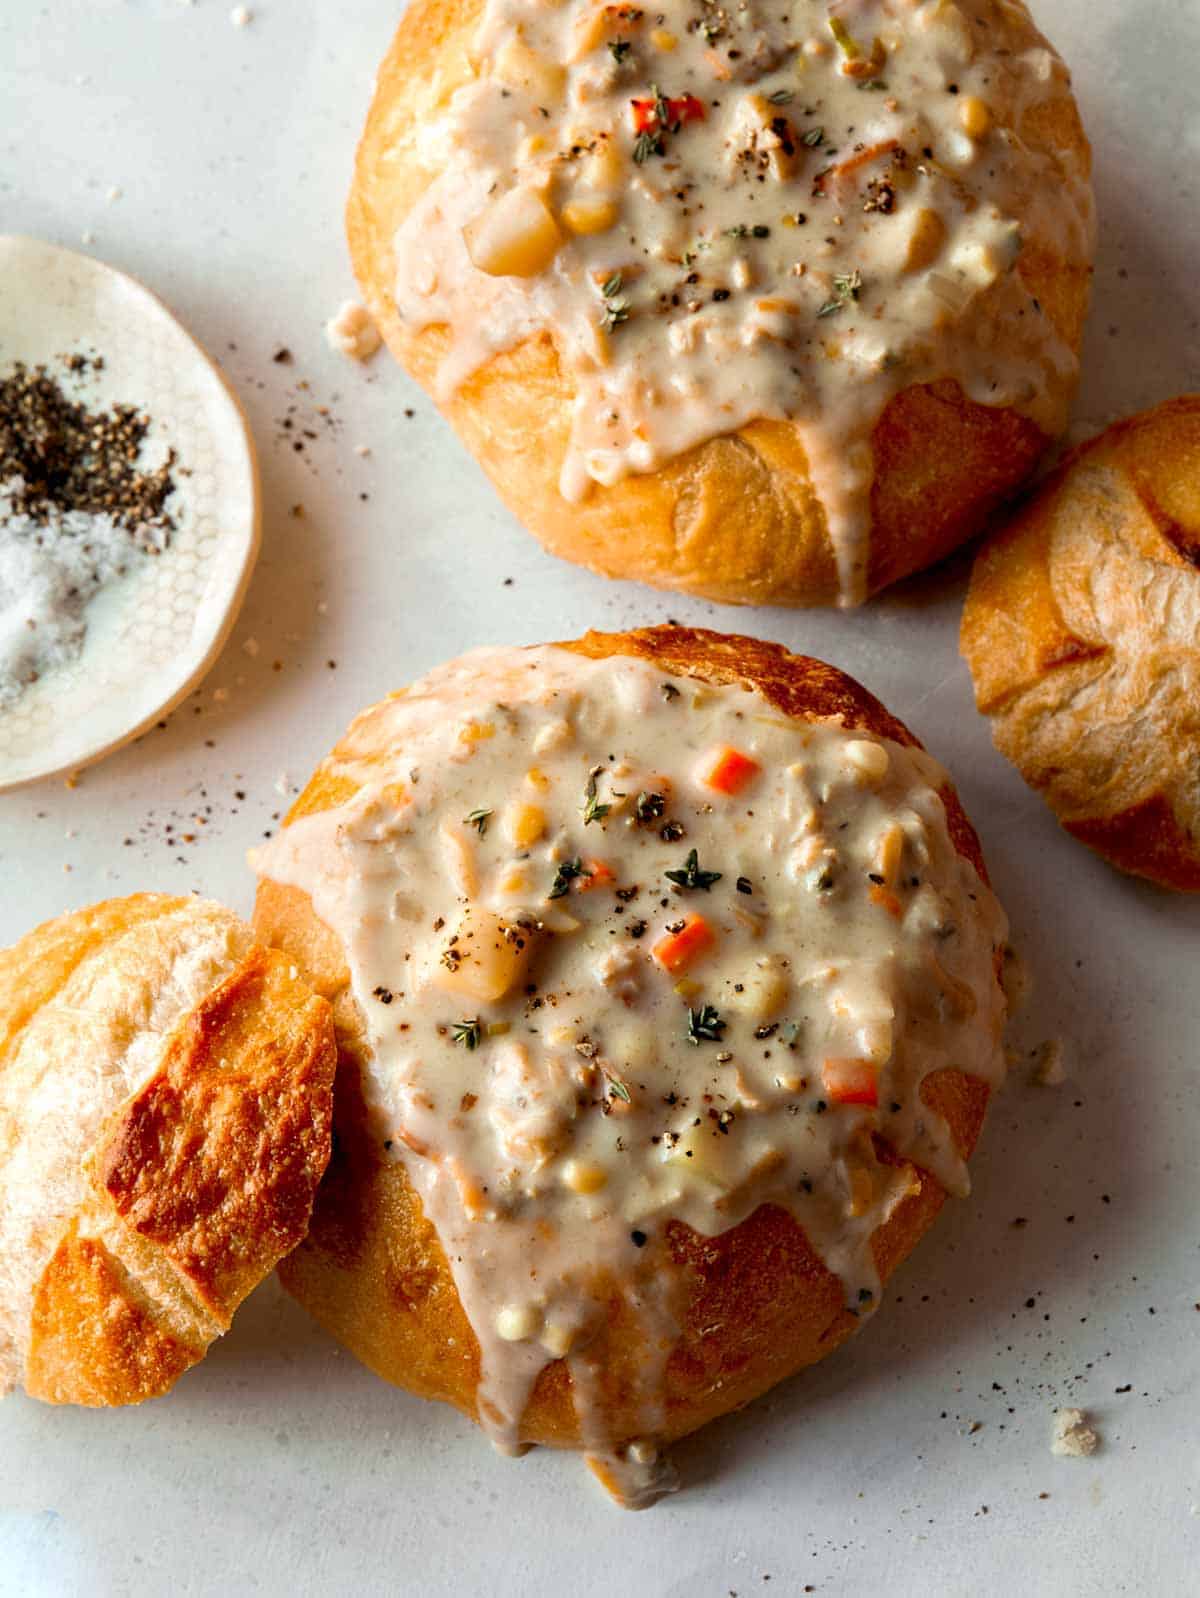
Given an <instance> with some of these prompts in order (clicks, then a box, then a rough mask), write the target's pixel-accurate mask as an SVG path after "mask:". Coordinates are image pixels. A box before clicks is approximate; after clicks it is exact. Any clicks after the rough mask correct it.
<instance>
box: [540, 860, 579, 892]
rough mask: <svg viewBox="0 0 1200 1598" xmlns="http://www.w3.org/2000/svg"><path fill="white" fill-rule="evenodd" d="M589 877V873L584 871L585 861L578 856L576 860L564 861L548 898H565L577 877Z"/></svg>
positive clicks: (556, 873)
mask: <svg viewBox="0 0 1200 1598" xmlns="http://www.w3.org/2000/svg"><path fill="white" fill-rule="evenodd" d="M588 875H589V873H588V872H586V871H585V870H584V869H583V861H582V860H581V859H580V858H579V856H578V855H576V856H575V858H574V860H564V861H562V863H561V864H560V865H559V868H558V870H557V871H556V872H555V873H554V881H553V883H552V884H551V887H550V892H549V893H548V894H547V895H546V897H547V898H548V899H562V898H565V897H566V895H567V893H568V891H569V890H570V887H571V884H572V883H573V882H574V881H575V879H576V877H586V876H588Z"/></svg>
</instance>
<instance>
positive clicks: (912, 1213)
mask: <svg viewBox="0 0 1200 1598" xmlns="http://www.w3.org/2000/svg"><path fill="white" fill-rule="evenodd" d="M561 647H564V648H567V649H571V650H573V651H575V652H576V653H578V654H581V655H586V656H589V657H591V658H594V659H599V658H603V657H607V656H611V655H632V656H636V657H640V658H643V659H648V660H652V661H654V662H655V663H656V664H657V665H659V666H661V667H662V669H663V670H664V671H666V672H670V673H675V674H680V675H688V676H692V677H696V678H699V679H700V680H702V681H705V682H711V683H718V684H721V683H735V684H739V685H741V686H744V687H747V688H750V689H753V690H756V691H757V692H759V693H760V694H762V695H763V696H764V697H765V698H766V699H767V700H769V701H770V703H771V704H772V705H774V706H775V707H776V708H777V709H778V710H780V711H782V712H783V713H784V714H786V715H789V716H794V717H797V718H802V719H805V720H828V721H831V722H834V723H840V724H841V725H843V726H846V727H847V728H861V729H863V730H864V731H868V732H872V733H875V734H878V735H880V736H883V737H887V738H892V739H894V740H896V741H897V742H899V743H902V744H905V745H908V746H915V745H916V743H917V740H916V739H915V738H914V737H913V736H912V734H911V733H910V732H909V731H908V730H907V729H906V728H905V727H904V726H903V725H902V724H901V723H900V722H898V721H897V720H896V719H895V718H894V717H893V716H891V715H890V714H889V713H888V712H887V711H886V710H885V709H884V707H883V706H882V705H881V704H880V703H879V701H878V700H876V699H875V698H874V697H873V696H872V695H871V694H869V693H867V691H866V690H865V689H864V688H862V687H860V686H859V684H858V683H856V682H854V681H853V679H852V678H850V677H847V676H845V675H844V674H843V673H842V672H839V671H837V670H835V669H834V668H833V667H831V666H827V665H825V664H823V663H822V662H820V661H816V660H811V659H808V658H806V657H804V656H801V655H792V654H789V653H788V652H787V651H786V650H784V649H782V648H780V647H779V646H777V645H774V644H767V643H762V642H760V641H758V640H757V639H751V638H740V637H733V636H728V635H723V634H719V633H712V632H706V631H701V630H697V629H691V628H683V627H658V628H647V629H643V630H640V631H636V632H628V633H612V634H605V633H596V632H591V633H588V634H587V635H586V636H585V637H583V638H580V639H577V640H575V641H574V642H572V643H568V644H564V645H562V646H561ZM373 721H374V717H373V712H372V711H370V710H368V711H366V712H364V713H363V715H362V716H360V717H359V718H358V719H357V720H356V721H355V722H354V723H353V725H352V727H351V728H350V731H349V732H348V733H347V735H346V738H345V739H343V741H342V743H341V744H339V745H338V747H337V748H335V749H334V750H333V752H332V753H331V754H330V756H329V757H328V758H327V759H326V760H325V761H324V762H323V763H322V765H321V766H320V767H318V769H317V771H316V773H315V774H314V776H313V778H312V780H311V781H310V782H309V784H308V786H307V787H306V788H305V790H304V792H303V793H302V794H301V795H300V797H299V799H298V800H297V801H296V804H295V806H294V808H293V810H292V812H291V814H290V815H289V816H288V818H287V820H288V823H290V822H292V821H295V820H297V819H298V818H299V817H301V816H304V815H309V814H313V813H316V812H319V811H322V810H327V809H330V808H333V807H335V806H337V805H339V804H342V803H344V802H345V801H346V800H347V799H349V798H350V797H351V796H352V795H353V794H354V792H355V791H356V790H357V787H358V782H357V781H356V780H352V779H351V778H349V777H348V776H347V774H346V772H345V770H344V769H342V768H340V766H339V761H340V759H341V758H342V757H346V758H349V757H350V755H351V752H352V757H353V761H354V769H355V770H356V772H359V773H361V772H363V771H364V769H366V768H368V767H369V766H370V764H371V763H372V756H374V757H376V760H377V763H378V765H379V767H380V768H382V767H384V766H385V764H387V763H388V762H390V761H391V760H392V759H394V757H395V753H396V751H395V750H394V749H390V748H387V747H384V746H383V744H382V742H381V741H379V740H375V741H374V742H373V741H372V725H373ZM941 798H942V800H943V803H944V804H945V807H946V814H947V820H948V824H949V829H950V833H951V837H952V838H953V840H954V843H955V845H956V847H957V849H958V851H959V853H960V854H962V855H963V856H964V857H965V858H966V859H968V860H969V861H970V862H971V863H972V865H973V866H974V867H975V869H976V870H977V871H978V872H979V874H980V876H981V877H982V878H983V879H984V880H985V881H986V880H987V879H986V871H985V867H984V863H983V857H982V855H981V853H980V849H979V842H978V839H977V837H976V835H975V832H974V829H973V828H972V826H971V823H970V822H969V821H968V819H967V817H966V815H965V814H964V812H963V810H962V807H961V805H960V803H959V801H958V798H957V796H956V795H955V793H954V790H953V789H952V788H951V787H949V786H948V785H947V786H945V787H943V788H942V790H941ZM254 925H255V930H256V932H257V933H258V935H259V936H260V937H261V938H262V939H263V941H264V942H267V943H270V944H272V945H275V946H277V947H279V948H282V949H283V950H285V951H286V953H287V954H288V955H290V956H291V957H292V958H293V959H295V960H296V962H297V964H299V965H300V966H301V968H302V969H303V971H304V972H305V975H306V976H307V978H308V980H309V981H310V982H311V983H312V985H313V987H314V988H315V989H316V991H317V992H319V993H323V994H324V995H325V996H326V997H327V998H328V999H329V1000H330V1002H331V1003H332V1005H333V1008H334V1016H335V1021H336V1025H337V1033H338V1045H339V1050H340V1060H339V1067H338V1076H337V1084H336V1089H335V1107H334V1121H335V1126H336V1129H337V1138H336V1147H335V1151H334V1155H333V1158H332V1160H331V1162H330V1167H329V1172H328V1175H327V1176H326V1179H325V1181H324V1183H323V1184H322V1187H321V1190H320V1193H319V1194H318V1197H317V1203H316V1207H315V1209H314V1212H313V1222H312V1227H311V1229H310V1231H309V1234H308V1236H307V1238H306V1239H305V1241H304V1242H303V1243H302V1244H301V1245H300V1247H299V1248H298V1249H297V1250H296V1251H295V1252H294V1253H293V1254H291V1255H290V1256H289V1257H288V1259H287V1260H285V1261H284V1262H283V1264H282V1265H281V1266H280V1276H281V1278H282V1280H283V1283H284V1286H285V1287H287V1289H288V1290H289V1291H290V1292H291V1293H293V1294H294V1295H295V1297H296V1298H298V1299H299V1301H300V1302H301V1303H302V1304H303V1305H304V1306H305V1307H306V1308H307V1309H308V1310H309V1312H310V1313H311V1314H312V1315H313V1316H314V1317H315V1318H316V1319H317V1320H318V1321H319V1322H320V1323H321V1325H323V1326H324V1327H325V1328H326V1329H327V1330H328V1331H329V1332H331V1333H332V1334H333V1336H334V1337H336V1338H337V1339H338V1340H339V1341H340V1342H342V1343H344V1344H345V1345H346V1346H347V1347H348V1348H350V1349H351V1350H352V1352H353V1353H355V1354H356V1355H357V1356H358V1357H359V1359H361V1360H362V1361H363V1362H364V1363H365V1364H366V1365H368V1366H370V1368H371V1369H372V1370H374V1371H375V1372H376V1373H377V1374H378V1375H380V1376H382V1377H384V1378H385V1379H386V1380H388V1381H391V1382H394V1383H396V1384H397V1385H398V1386H401V1387H405V1388H408V1389H409V1390H411V1391H413V1392H415V1393H418V1394H420V1395H421V1396H423V1397H426V1398H436V1399H442V1400H445V1401H447V1402H449V1403H452V1404H455V1405H456V1406H457V1407H458V1408H459V1409H461V1410H463V1411H465V1412H466V1413H467V1414H468V1415H471V1416H472V1417H474V1416H475V1414H476V1409H475V1391H476V1386H477V1384H478V1381H479V1374H480V1355H479V1345H478V1342H477V1341H476V1338H475V1334H474V1332H473V1331H472V1329H471V1326H470V1324H469V1322H468V1320H467V1317H466V1314H465V1313H464V1311H463V1308H462V1305H461V1304H460V1302H459V1299H458V1294H457V1292H456V1290H455V1287H454V1283H453V1279H452V1277H451V1274H450V1269H449V1266H448V1264H447V1262H446V1258H445V1255H444V1253H443V1251H442V1247H441V1243H440V1242H439V1240H438V1237H437V1234H436V1232H435V1230H434V1228H433V1227H432V1225H431V1224H430V1223H429V1221H428V1220H427V1219H426V1217H425V1215H424V1213H423V1210H422V1207H421V1203H420V1200H419V1198H418V1196H417V1194H416V1192H415V1190H414V1189H413V1187H412V1184H411V1183H410V1181H409V1179H408V1177H407V1175H406V1173H405V1170H404V1167H403V1166H402V1165H400V1164H398V1163H395V1162H385V1161H384V1160H382V1159H381V1158H380V1157H379V1152H378V1141H377V1139H373V1138H372V1137H371V1136H370V1135H369V1133H368V1130H367V1121H366V1110H365V1106H364V1102H363V1097H362V1092H361V1088H360V1085H359V1084H360V1073H361V1071H362V1069H363V1068H364V1066H365V1065H366V1063H367V1060H368V1058H369V1044H368V1042H367V1039H366V1035H365V1030H364V1025H363V1019H362V1016H361V1013H360V1012H359V1010H358V1007H357V1004H356V1003H355V1001H354V999H353V997H352V994H351V992H350V986H349V984H350V973H349V970H348V968H347V964H346V959H345V953H344V950H343V948H342V946H341V943H340V941H339V940H338V939H337V937H336V936H335V935H334V934H333V933H332V932H330V930H329V929H328V928H327V927H326V926H324V925H323V923H321V922H320V921H319V920H318V918H317V916H316V914H315V912H314V910H313V908H312V904H311V901H310V900H309V898H308V896H307V894H305V893H304V892H303V891H302V890H299V889H296V888H293V887H289V886H285V885H283V884H280V883H276V882H273V881H271V880H270V879H266V880H264V881H263V882H262V883H261V884H260V887H259V894H258V901H257V904H256V907H255V913H254ZM997 979H998V973H997ZM921 1091H922V1097H923V1098H924V1099H925V1101H926V1103H927V1104H929V1105H930V1107H931V1108H933V1109H935V1110H936V1111H937V1112H938V1113H940V1114H941V1115H943V1116H944V1117H945V1119H946V1121H947V1122H948V1124H949V1127H950V1130H951V1133H952V1136H953V1140H954V1144H955V1147H956V1148H957V1149H958V1150H959V1152H960V1153H961V1154H962V1155H963V1156H964V1157H965V1156H967V1155H968V1154H970V1152H971V1150H972V1149H973V1148H974V1145H975V1142H976V1139H977V1137H978V1135H979V1131H980V1128H981V1126H982V1123H983V1117H984V1112H985V1110H986V1107H987V1100H988V1088H987V1086H986V1084H984V1083H983V1082H982V1081H980V1080H979V1079H977V1078H974V1077H967V1076H965V1075H962V1074H960V1073H959V1072H956V1071H939V1072H935V1073H933V1074H931V1075H930V1076H929V1077H928V1078H926V1080H925V1082H924V1084H923V1086H922V1090H921ZM877 1152H878V1154H879V1156H880V1157H881V1158H882V1159H884V1160H886V1161H887V1162H888V1163H891V1164H906V1162H904V1161H901V1160H900V1159H899V1158H898V1156H896V1155H895V1154H894V1153H893V1152H892V1151H891V1150H890V1149H889V1148H888V1147H887V1145H886V1144H885V1143H884V1142H883V1141H882V1140H877ZM907 1170H908V1172H909V1175H910V1179H911V1183H910V1190H909V1192H908V1194H907V1196H906V1197H904V1198H903V1199H902V1200H901V1201H900V1203H899V1204H898V1205H897V1207H896V1208H895V1209H894V1210H893V1211H892V1213H891V1215H890V1216H889V1217H888V1219H887V1221H886V1222H885V1223H884V1225H882V1226H881V1227H880V1228H879V1229H878V1230H877V1231H876V1233H875V1235H874V1238H873V1239H872V1248H873V1251H874V1255H875V1260H876V1263H877V1265H878V1268H879V1272H880V1275H881V1277H882V1278H883V1279H885V1280H886V1278H887V1277H888V1276H890V1275H891V1273H892V1271H893V1270H894V1269H895V1268H896V1266H897V1265H899V1263H900V1262H901V1261H902V1260H903V1259H904V1258H905V1256H906V1255H907V1254H908V1253H909V1252H910V1251H911V1250H912V1248H913V1247H914V1246H915V1245H916V1243H917V1242H918V1241H919V1239H920V1238H921V1236H922V1235H923V1234H924V1232H925V1231H926V1230H927V1229H928V1227H929V1226H930V1225H931V1224H932V1222H933V1220H934V1218H935V1217H936V1215H937V1213H938V1211H939V1210H940V1208H941V1205H942V1202H943V1200H944V1198H945V1193H944V1191H943V1189H942V1188H941V1187H940V1185H939V1184H938V1183H937V1182H936V1181H935V1180H934V1178H933V1177H932V1176H931V1175H929V1174H928V1173H927V1172H925V1171H922V1170H919V1169H918V1168H916V1167H915V1166H912V1165H907ZM669 1242H670V1247H671V1250H672V1253H673V1255H674V1257H675V1259H676V1260H677V1261H678V1262H679V1263H680V1264H681V1265H684V1266H686V1267H687V1268H688V1269H689V1271H690V1279H691V1293H690V1300H689V1304H688V1308H687V1313H686V1316H685V1319H684V1323H683V1326H682V1329H681V1335H680V1339H679V1342H678V1344H677V1345H676V1347H675V1348H674V1350H673V1351H672V1353H671V1356H670V1358H669V1361H668V1364H667V1375H666V1383H667V1394H666V1418H665V1423H664V1426H663V1429H662V1432H661V1436H662V1437H663V1438H664V1439H669V1438H672V1437H678V1436H682V1435H683V1434H685V1433H687V1432H690V1431H693V1430H694V1429H695V1428H696V1427H698V1426H701V1425H703V1424H704V1423H705V1422H706V1421H708V1420H711V1419H713V1418H715V1417H716V1416H718V1415H721V1414H724V1413H726V1412H728V1411H729V1410H731V1409H735V1408H737V1407H738V1406H739V1405H740V1404H743V1403H746V1402H748V1401H749V1400H750V1399H751V1398H754V1397H755V1396H756V1395H758V1394H759V1393H762V1392H764V1391H765V1390H766V1389H767V1388H768V1387H771V1386H772V1385H773V1384H774V1383H775V1382H777V1381H779V1380H781V1379H782V1378H783V1377H785V1376H787V1375H790V1374H791V1373H792V1372H793V1371H796V1370H799V1369H800V1368H801V1367H802V1366H805V1365H809V1364H812V1363H813V1362H814V1361H816V1360H818V1359H821V1358H823V1357H824V1356H825V1355H826V1354H828V1353H830V1352H831V1351H832V1350H833V1349H834V1348H836V1347H837V1346H838V1344H840V1343H841V1342H843V1341H844V1340H845V1338H847V1337H848V1336H849V1335H850V1334H851V1332H853V1331H854V1330H855V1328H856V1327H857V1325H858V1324H859V1322H858V1320H857V1318H856V1317H855V1316H854V1315H853V1314H852V1313H851V1312H850V1311H849V1310H848V1309H847V1308H846V1307H845V1296H844V1289H843V1287H842V1284H841V1282H840V1280H839V1279H838V1278H837V1277H836V1276H834V1275H833V1274H832V1273H831V1272H830V1271H829V1270H827V1269H826V1267H825V1266H824V1264H823V1263H822V1262H821V1260H820V1259H819V1258H818V1256H817V1254H816V1253H815V1252H814V1250H813V1249H812V1247H811V1246H810V1244H809V1242H808V1240H807V1238H806V1236H805V1234H804V1232H803V1230H802V1229H801V1228H800V1226H799V1225H798V1224H797V1223H796V1221H795V1220H794V1219H793V1217H792V1216H791V1215H790V1214H788V1213H786V1212H785V1211H784V1210H782V1209H779V1208H778V1207H776V1206H771V1205H764V1206H762V1207H761V1208H759V1209H758V1210H757V1211H756V1212H755V1213H754V1214H753V1215H751V1216H750V1217H749V1218H748V1219H747V1220H745V1221H743V1222H742V1223H741V1224H740V1225H739V1226H736V1227H734V1228H732V1229H730V1230H729V1231H727V1232H724V1233H722V1234H720V1235H718V1236H716V1237H703V1236H700V1235H699V1234H697V1233H696V1232H694V1231H692V1230H691V1229H690V1228H689V1227H687V1226H686V1225H684V1224H682V1223H680V1222H671V1223H670V1225H669ZM606 1346H607V1350H608V1356H607V1365H606V1369H605V1371H604V1372H603V1375H602V1377H601V1381H602V1384H603V1388H602V1390H603V1395H604V1397H603V1410H604V1414H605V1419H606V1421H607V1424H608V1427H609V1430H610V1434H611V1435H612V1436H613V1437H614V1438H615V1439H618V1440H621V1439H625V1440H627V1439H629V1438H630V1437H633V1436H636V1435H638V1431H639V1418H638V1411H637V1410H636V1408H634V1406H633V1404H632V1401H631V1398H630V1395H631V1393H634V1392H636V1391H637V1390H638V1384H637V1382H636V1381H633V1380H630V1379H628V1378H629V1372H630V1371H631V1370H632V1369H633V1368H635V1367H636V1366H637V1365H638V1363H639V1362H640V1361H641V1360H642V1359H643V1358H644V1349H643V1345H642V1332H641V1330H640V1328H639V1325H638V1324H637V1322H636V1318H635V1316H634V1315H633V1313H632V1312H631V1311H630V1310H629V1308H628V1306H627V1305H626V1304H625V1303H624V1300H623V1298H622V1296H621V1295H620V1294H614V1295H613V1299H612V1303H611V1305H610V1309H609V1321H608V1339H607V1345H606ZM643 1424H644V1422H643ZM521 1435H522V1438H523V1440H525V1441H528V1442H537V1443H545V1444H552V1445H556V1446H560V1447H578V1446H580V1435H579V1427H578V1422H577V1419H576V1415H575V1410H574V1407H573V1403H572V1394H571V1379H570V1375H569V1371H568V1367H567V1364H566V1363H565V1361H562V1360H557V1361H555V1362H553V1363H552V1364H550V1365H548V1366H547V1367H546V1368H545V1369H544V1370H543V1371H542V1373H541V1375H540V1377H539V1379H538V1381H537V1384H536V1387H535V1389H534V1392H533V1395H532V1398H531V1400H530V1403H529V1406H528V1408H527V1410H526V1413H525V1416H524V1419H523V1422H522V1426H521Z"/></svg>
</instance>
